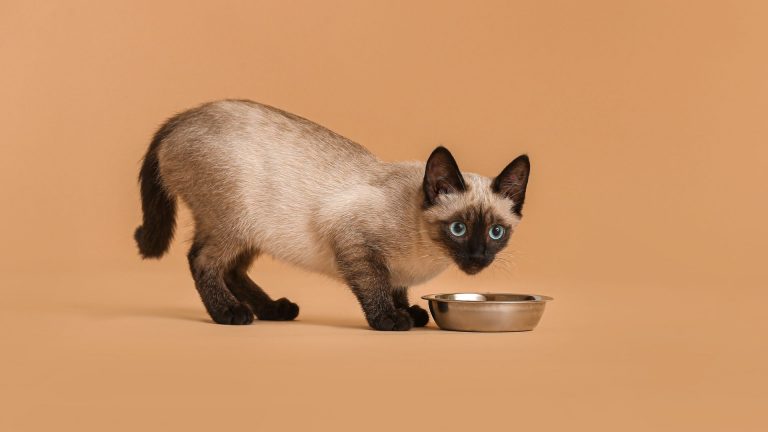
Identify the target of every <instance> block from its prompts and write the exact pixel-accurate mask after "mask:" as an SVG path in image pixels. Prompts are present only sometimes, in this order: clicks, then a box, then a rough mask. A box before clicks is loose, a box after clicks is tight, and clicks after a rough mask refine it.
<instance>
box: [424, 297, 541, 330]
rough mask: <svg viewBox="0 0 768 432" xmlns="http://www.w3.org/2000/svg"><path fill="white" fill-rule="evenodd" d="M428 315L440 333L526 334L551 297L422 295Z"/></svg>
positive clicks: (539, 317)
mask: <svg viewBox="0 0 768 432" xmlns="http://www.w3.org/2000/svg"><path fill="white" fill-rule="evenodd" d="M421 298H423V299H424V300H427V301H429V311H430V312H431V313H432V317H433V318H434V319H435V323H437V325H438V327H440V328H441V329H443V330H455V331H474V332H511V331H529V330H533V329H534V328H535V327H536V324H538V323H539V320H540V319H541V315H542V314H543V313H544V307H545V306H546V305H547V302H548V301H551V300H552V297H546V296H540V295H531V294H508V293H453V294H431V295H425V296H423V297H421Z"/></svg>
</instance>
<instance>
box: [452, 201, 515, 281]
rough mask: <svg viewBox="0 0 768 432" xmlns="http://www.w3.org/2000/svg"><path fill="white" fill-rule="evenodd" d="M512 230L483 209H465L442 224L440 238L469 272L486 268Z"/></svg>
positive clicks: (459, 263)
mask: <svg viewBox="0 0 768 432" xmlns="http://www.w3.org/2000/svg"><path fill="white" fill-rule="evenodd" d="M510 234H511V230H510V227H509V226H506V225H503V224H500V223H497V221H495V220H494V218H493V216H492V215H491V214H489V213H488V212H487V211H486V212H484V211H483V210H482V209H473V208H470V209H467V210H465V211H464V212H461V213H460V214H456V215H455V216H454V217H452V218H450V219H449V220H448V221H445V222H443V223H442V230H441V235H440V241H441V243H442V244H443V247H444V249H445V250H446V251H447V252H448V254H449V255H450V256H451V258H453V261H454V262H455V263H456V265H457V266H458V267H459V268H460V269H461V270H462V271H463V272H464V273H467V274H470V275H473V274H477V273H479V272H480V271H481V270H483V269H484V268H486V267H488V266H489V265H490V264H491V263H492V262H493V260H494V259H495V258H496V254H497V253H499V252H500V251H501V250H502V249H504V248H505V247H506V246H507V243H508V242H509V237H510Z"/></svg>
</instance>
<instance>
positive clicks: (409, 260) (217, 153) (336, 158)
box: [158, 101, 519, 287]
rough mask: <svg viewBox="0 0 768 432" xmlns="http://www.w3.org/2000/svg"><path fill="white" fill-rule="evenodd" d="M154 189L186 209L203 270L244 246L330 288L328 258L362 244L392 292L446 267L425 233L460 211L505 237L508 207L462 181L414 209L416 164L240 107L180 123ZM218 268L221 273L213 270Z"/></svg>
mask: <svg viewBox="0 0 768 432" xmlns="http://www.w3.org/2000/svg"><path fill="white" fill-rule="evenodd" d="M158 158H159V164H160V174H161V178H162V183H163V184H164V187H165V188H166V189H167V190H168V192H169V193H171V194H174V195H177V196H179V197H180V198H181V199H182V200H183V201H184V202H185V203H186V204H187V205H188V206H189V207H190V208H191V210H192V214H193V215H194V219H195V223H196V230H197V234H196V235H198V236H201V237H204V238H205V240H206V243H207V244H210V243H211V242H214V243H215V249H216V253H215V254H214V253H211V254H210V256H209V257H208V259H210V260H217V261H219V260H223V261H226V260H229V259H233V258H234V254H237V253H238V251H240V250H242V248H244V247H249V248H251V249H254V250H257V251H259V252H262V253H266V254H268V255H271V256H273V257H274V258H276V259H278V260H282V261H286V262H288V263H291V264H294V265H297V266H299V267H302V268H304V269H307V270H310V271H315V272H319V273H323V274H326V275H329V276H331V277H339V274H338V272H337V268H336V263H335V258H334V252H333V251H334V247H336V248H346V247H349V248H353V247H355V246H359V245H361V243H367V246H370V247H373V248H376V250H378V251H380V252H382V254H383V256H385V257H386V258H387V266H388V268H389V270H390V275H391V283H392V285H393V286H406V287H407V286H411V285H415V284H419V283H422V282H425V281H427V280H429V279H430V278H432V277H434V276H436V275H437V274H439V273H440V272H441V271H443V270H444V269H445V268H447V267H448V266H449V264H450V263H451V262H452V261H451V258H450V257H449V256H448V255H447V253H446V252H445V251H444V250H443V248H442V247H441V246H440V244H439V243H438V242H436V241H435V233H434V232H432V231H431V230H434V229H436V228H435V223H436V222H437V221H441V220H447V218H449V217H451V216H452V215H454V214H455V213H457V212H458V211H461V210H462V209H463V208H466V207H468V206H477V207H482V208H484V209H487V210H489V211H492V212H493V213H494V214H495V216H496V217H497V218H499V219H500V220H503V221H504V222H505V223H506V224H508V225H509V226H511V227H514V226H515V225H516V224H517V223H518V221H519V218H518V217H517V216H516V215H515V214H513V213H512V212H511V210H510V209H511V207H512V201H511V200H509V199H507V198H502V197H501V196H500V195H499V194H494V193H492V192H491V189H490V185H491V180H490V179H489V178H487V177H482V176H479V175H476V174H471V173H464V174H463V175H464V179H465V182H466V185H467V191H465V192H462V193H454V194H448V195H441V196H440V197H439V200H438V203H437V205H434V206H432V207H430V208H429V209H428V210H426V211H425V210H424V209H423V208H422V204H423V201H424V197H423V194H422V181H423V177H424V164H423V163H420V162H419V163H417V162H404V163H386V162H382V161H379V160H378V159H377V158H376V157H375V156H373V155H372V154H371V153H370V152H368V151H367V150H366V149H365V148H363V147H362V146H360V145H358V144H356V143H354V142H352V141H350V140H348V139H346V138H344V137H342V136H340V135H337V134H335V133H333V132H331V131H330V130H328V129H325V128H323V127H321V126H319V125H317V124H315V123H312V122H310V121H308V120H306V119H303V118H301V117H298V116H294V115H292V114H288V113H285V112H283V111H280V110H278V109H275V108H272V107H268V106H265V105H261V104H257V103H254V102H250V101H220V102H213V103H209V104H205V105H203V106H201V107H198V108H196V109H194V110H191V111H188V112H186V113H184V114H182V115H181V116H180V118H179V122H178V125H177V126H176V127H175V128H174V129H173V132H172V133H171V134H170V135H169V136H168V137H166V138H165V140H164V141H163V144H162V145H161V146H160V148H159V151H158ZM213 264H221V265H226V264H225V263H223V262H222V263H218V262H216V263H213Z"/></svg>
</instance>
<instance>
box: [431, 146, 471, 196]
mask: <svg viewBox="0 0 768 432" xmlns="http://www.w3.org/2000/svg"><path fill="white" fill-rule="evenodd" d="M423 187H424V206H425V207H429V206H431V205H433V204H434V203H435V201H436V200H437V196H438V195H440V194H449V193H454V192H462V191H464V190H466V187H465V186H464V177H462V176H461V171H459V166H458V165H457V164H456V160H455V159H454V158H453V155H451V152H449V151H448V149H447V148H445V147H443V146H440V147H438V148H436V149H435V150H434V151H433V152H432V154H431V155H429V159H427V168H426V170H425V172H424V185H423Z"/></svg>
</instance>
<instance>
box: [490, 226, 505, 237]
mask: <svg viewBox="0 0 768 432" xmlns="http://www.w3.org/2000/svg"><path fill="white" fill-rule="evenodd" d="M488 235H489V236H491V238H492V239H494V240H498V239H500V238H502V237H504V227H503V226H501V225H494V226H492V227H491V229H490V230H488Z"/></svg>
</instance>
